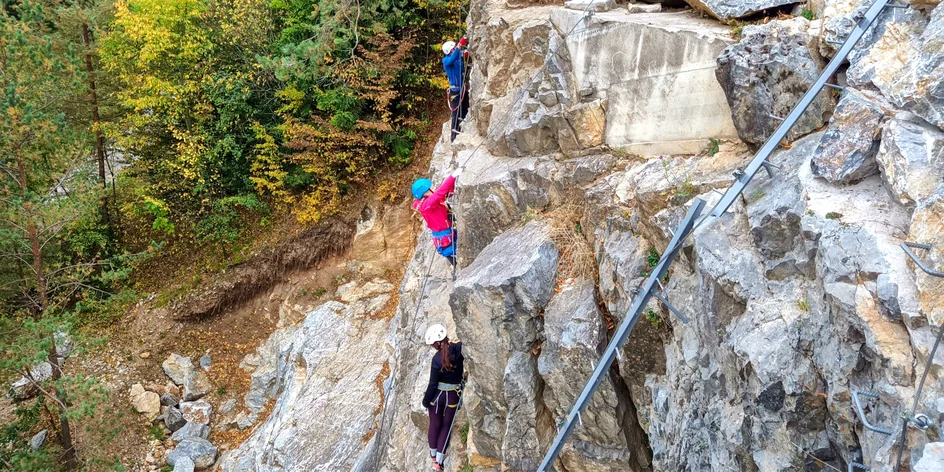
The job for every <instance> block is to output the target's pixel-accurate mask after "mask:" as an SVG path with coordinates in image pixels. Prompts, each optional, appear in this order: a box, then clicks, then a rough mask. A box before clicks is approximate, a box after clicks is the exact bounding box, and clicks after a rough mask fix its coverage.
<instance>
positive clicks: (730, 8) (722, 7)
mask: <svg viewBox="0 0 944 472" xmlns="http://www.w3.org/2000/svg"><path fill="white" fill-rule="evenodd" d="M686 2H688V4H689V5H691V6H692V8H694V9H696V10H701V11H703V12H705V13H708V14H709V15H711V16H713V17H715V18H717V19H719V20H721V21H723V22H727V21H730V20H734V19H737V18H743V17H745V16H750V15H753V14H754V13H757V12H760V11H763V10H766V9H768V8H775V7H779V6H783V5H790V4H793V3H800V2H796V1H793V0H740V1H729V0H686Z"/></svg>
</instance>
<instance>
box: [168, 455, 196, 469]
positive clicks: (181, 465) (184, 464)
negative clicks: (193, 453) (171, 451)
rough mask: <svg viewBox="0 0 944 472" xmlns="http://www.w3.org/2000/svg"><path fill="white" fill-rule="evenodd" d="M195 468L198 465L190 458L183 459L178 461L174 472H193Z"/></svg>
mask: <svg viewBox="0 0 944 472" xmlns="http://www.w3.org/2000/svg"><path fill="white" fill-rule="evenodd" d="M195 468H196V465H195V464H194V463H193V461H192V460H190V458H189V457H181V458H179V459H177V463H176V464H174V470H173V472H193V471H194V469H195Z"/></svg>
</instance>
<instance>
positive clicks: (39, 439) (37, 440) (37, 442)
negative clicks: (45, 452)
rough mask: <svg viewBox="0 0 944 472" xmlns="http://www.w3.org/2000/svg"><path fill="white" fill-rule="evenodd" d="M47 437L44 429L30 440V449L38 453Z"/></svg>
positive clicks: (47, 434) (46, 431)
mask: <svg viewBox="0 0 944 472" xmlns="http://www.w3.org/2000/svg"><path fill="white" fill-rule="evenodd" d="M47 436H49V430H48V429H44V430H42V431H40V432H38V433H36V435H34V436H33V437H32V439H30V449H32V450H34V451H38V450H39V448H41V447H43V444H45V443H46V437H47Z"/></svg>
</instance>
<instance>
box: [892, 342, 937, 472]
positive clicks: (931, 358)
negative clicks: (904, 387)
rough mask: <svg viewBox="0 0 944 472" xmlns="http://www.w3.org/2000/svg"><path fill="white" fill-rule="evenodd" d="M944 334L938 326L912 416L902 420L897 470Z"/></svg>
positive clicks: (916, 393) (912, 408) (896, 461)
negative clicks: (906, 437) (925, 383)
mask: <svg viewBox="0 0 944 472" xmlns="http://www.w3.org/2000/svg"><path fill="white" fill-rule="evenodd" d="M942 335H944V326H940V327H938V330H937V340H936V341H934V347H932V348H931V355H929V356H928V363H927V364H925V365H924V373H923V374H921V381H920V382H918V390H917V391H916V392H915V399H914V404H913V405H912V406H911V416H910V417H907V418H902V420H901V439H900V442H901V445H899V446H898V458H897V459H895V470H899V469H900V468H901V455H902V453H903V452H904V451H905V431H906V428H907V427H908V421H910V420H911V418H914V416H915V413H916V412H917V411H918V403H919V402H920V400H921V391H922V390H924V380H925V379H927V378H928V371H930V370H931V364H932V363H933V361H934V354H935V353H936V352H937V347H938V346H939V345H940V344H941V336H942Z"/></svg>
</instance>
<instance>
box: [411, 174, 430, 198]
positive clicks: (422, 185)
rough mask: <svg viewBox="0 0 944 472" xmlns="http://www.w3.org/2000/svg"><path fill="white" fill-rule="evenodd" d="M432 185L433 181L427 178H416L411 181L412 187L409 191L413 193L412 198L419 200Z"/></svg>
mask: <svg viewBox="0 0 944 472" xmlns="http://www.w3.org/2000/svg"><path fill="white" fill-rule="evenodd" d="M432 187H433V181H432V180H429V179H418V180H417V181H416V182H413V189H412V190H411V191H410V192H411V193H412V194H413V198H415V199H417V200H419V199H421V198H423V194H425V193H426V192H428V191H429V189H431V188H432Z"/></svg>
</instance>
